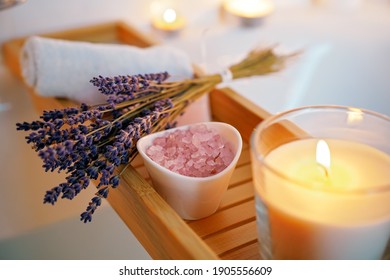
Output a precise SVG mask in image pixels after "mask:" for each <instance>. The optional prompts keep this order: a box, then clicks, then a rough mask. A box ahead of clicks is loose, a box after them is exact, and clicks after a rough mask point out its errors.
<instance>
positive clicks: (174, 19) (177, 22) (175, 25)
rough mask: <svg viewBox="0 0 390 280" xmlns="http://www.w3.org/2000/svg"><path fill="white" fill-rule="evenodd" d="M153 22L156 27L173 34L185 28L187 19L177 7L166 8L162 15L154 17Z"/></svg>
mask: <svg viewBox="0 0 390 280" xmlns="http://www.w3.org/2000/svg"><path fill="white" fill-rule="evenodd" d="M152 24H153V26H154V27H155V28H156V29H158V30H162V31H164V32H167V33H171V34H172V33H176V32H178V31H180V30H181V29H183V28H184V26H185V24H186V21H185V19H184V17H183V16H181V15H179V14H178V13H177V11H176V10H175V9H173V8H166V9H165V10H164V11H162V13H161V14H160V15H158V16H155V17H154V18H153V20H152Z"/></svg>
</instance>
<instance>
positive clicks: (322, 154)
mask: <svg viewBox="0 0 390 280" xmlns="http://www.w3.org/2000/svg"><path fill="white" fill-rule="evenodd" d="M316 160H317V163H318V164H320V165H321V166H323V167H324V168H325V170H326V173H327V174H328V173H329V169H330V150H329V146H328V144H327V143H326V142H325V141H324V140H319V141H318V143H317V150H316Z"/></svg>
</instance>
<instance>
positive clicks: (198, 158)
mask: <svg viewBox="0 0 390 280" xmlns="http://www.w3.org/2000/svg"><path fill="white" fill-rule="evenodd" d="M146 154H147V155H148V156H149V157H150V158H151V159H152V160H153V161H155V162H156V163H158V164H159V165H161V166H163V167H165V168H167V169H169V170H171V171H173V172H176V173H179V174H181V175H185V176H190V177H208V176H211V175H215V174H218V173H219V172H221V171H222V170H224V169H225V168H226V167H227V166H228V165H229V164H230V163H231V162H232V160H233V158H234V153H233V149H232V145H231V143H230V142H228V141H227V140H225V139H223V137H221V136H220V135H219V134H218V133H217V131H216V130H214V129H210V128H208V127H207V126H206V125H204V124H199V125H194V126H191V127H190V128H189V129H186V130H175V131H173V132H169V131H167V133H166V134H165V135H164V136H161V137H157V138H155V139H154V141H153V143H152V145H151V146H150V147H149V148H148V149H147V150H146Z"/></svg>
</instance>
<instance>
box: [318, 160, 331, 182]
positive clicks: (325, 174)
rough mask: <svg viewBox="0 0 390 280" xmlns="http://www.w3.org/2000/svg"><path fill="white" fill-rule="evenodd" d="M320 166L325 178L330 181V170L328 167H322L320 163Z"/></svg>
mask: <svg viewBox="0 0 390 280" xmlns="http://www.w3.org/2000/svg"><path fill="white" fill-rule="evenodd" d="M318 166H319V167H320V169H321V170H322V171H323V172H324V176H325V177H326V180H329V179H330V176H329V173H330V171H329V169H328V168H327V167H326V166H324V165H322V164H321V163H318Z"/></svg>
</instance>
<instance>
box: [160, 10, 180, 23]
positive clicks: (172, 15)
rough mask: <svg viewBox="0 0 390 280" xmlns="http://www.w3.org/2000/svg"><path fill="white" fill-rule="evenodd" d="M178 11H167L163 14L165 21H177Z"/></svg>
mask: <svg viewBox="0 0 390 280" xmlns="http://www.w3.org/2000/svg"><path fill="white" fill-rule="evenodd" d="M176 17H177V16H176V11H175V10H174V9H171V8H169V9H166V10H165V11H164V13H163V19H164V21H166V22H168V23H172V22H174V21H175V20H176Z"/></svg>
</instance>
